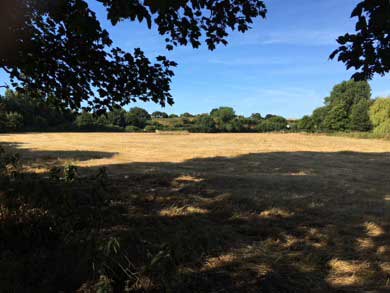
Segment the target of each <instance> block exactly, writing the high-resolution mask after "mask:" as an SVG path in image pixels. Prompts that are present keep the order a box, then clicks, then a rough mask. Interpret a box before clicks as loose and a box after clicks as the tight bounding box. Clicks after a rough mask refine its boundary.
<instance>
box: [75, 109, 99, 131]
mask: <svg viewBox="0 0 390 293" xmlns="http://www.w3.org/2000/svg"><path fill="white" fill-rule="evenodd" d="M75 122H76V125H77V126H78V127H81V128H85V129H90V128H93V127H94V126H95V122H96V121H95V119H94V117H93V115H92V114H91V113H88V112H87V111H83V112H81V113H80V114H79V115H78V116H77V118H76V121H75Z"/></svg>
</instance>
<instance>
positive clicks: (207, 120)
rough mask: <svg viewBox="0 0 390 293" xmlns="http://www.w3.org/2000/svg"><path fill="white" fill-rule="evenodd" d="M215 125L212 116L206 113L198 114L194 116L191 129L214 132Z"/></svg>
mask: <svg viewBox="0 0 390 293" xmlns="http://www.w3.org/2000/svg"><path fill="white" fill-rule="evenodd" d="M216 130H217V127H216V124H215V121H214V119H213V118H211V117H210V116H209V115H208V114H203V115H199V116H197V117H196V118H195V122H194V125H193V127H192V131H195V132H205V133H209V132H216Z"/></svg>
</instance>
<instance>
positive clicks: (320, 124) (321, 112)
mask: <svg viewBox="0 0 390 293" xmlns="http://www.w3.org/2000/svg"><path fill="white" fill-rule="evenodd" d="M328 112H329V107H326V106H325V107H319V108H317V109H315V110H314V111H313V114H312V116H311V120H312V123H313V130H315V131H321V130H324V129H325V126H324V121H325V118H326V115H328Z"/></svg>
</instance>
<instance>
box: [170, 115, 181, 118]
mask: <svg viewBox="0 0 390 293" xmlns="http://www.w3.org/2000/svg"><path fill="white" fill-rule="evenodd" d="M169 118H179V116H178V115H176V114H171V115H169Z"/></svg>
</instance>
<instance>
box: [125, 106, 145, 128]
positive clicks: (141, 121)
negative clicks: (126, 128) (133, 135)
mask: <svg viewBox="0 0 390 293" xmlns="http://www.w3.org/2000/svg"><path fill="white" fill-rule="evenodd" d="M150 119H151V116H150V115H149V113H148V111H146V110H145V109H142V108H139V107H134V108H131V109H130V111H129V112H128V113H127V114H126V125H132V126H136V127H138V128H141V129H143V128H144V127H145V126H146V124H147V122H148V121H149V120H150Z"/></svg>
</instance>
